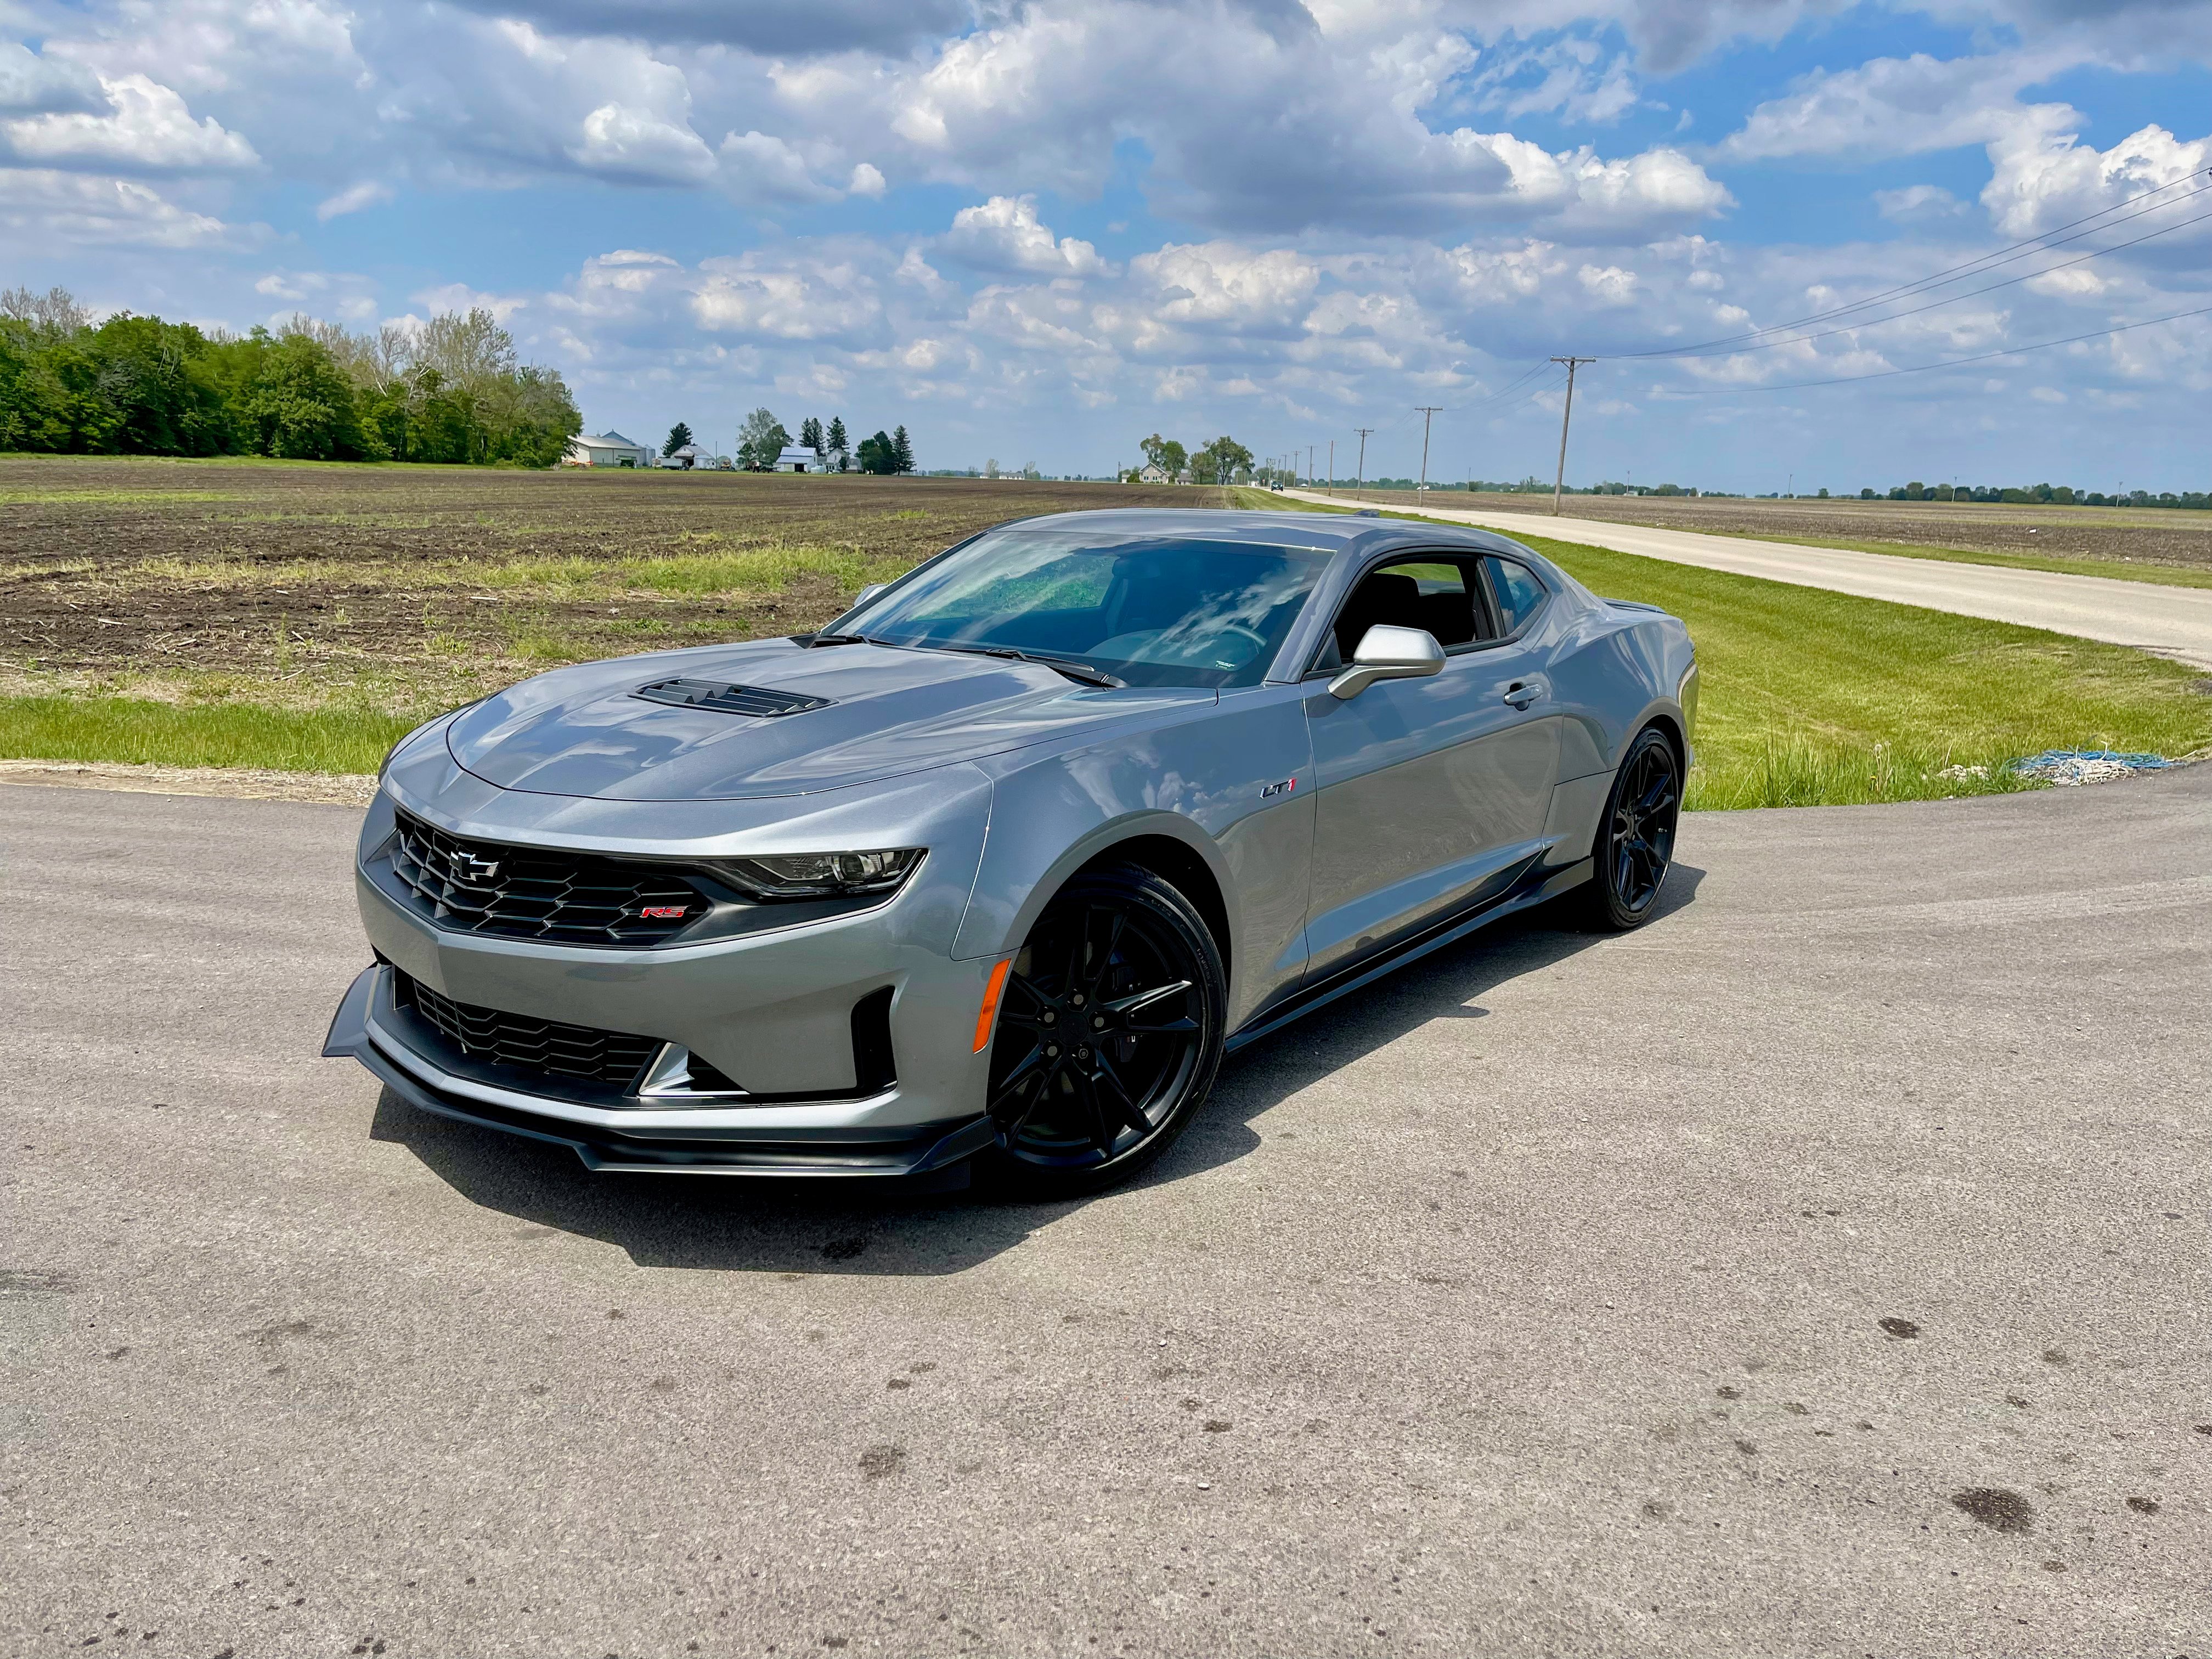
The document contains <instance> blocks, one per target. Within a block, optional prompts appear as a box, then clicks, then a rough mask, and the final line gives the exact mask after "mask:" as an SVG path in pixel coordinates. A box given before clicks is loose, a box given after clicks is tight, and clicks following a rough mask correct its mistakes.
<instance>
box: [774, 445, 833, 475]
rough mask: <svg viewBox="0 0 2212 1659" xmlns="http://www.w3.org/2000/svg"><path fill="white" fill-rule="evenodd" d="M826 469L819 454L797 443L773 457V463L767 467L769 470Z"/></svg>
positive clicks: (807, 470) (815, 470)
mask: <svg viewBox="0 0 2212 1659" xmlns="http://www.w3.org/2000/svg"><path fill="white" fill-rule="evenodd" d="M826 470H827V469H826V468H824V467H823V465H822V458H821V457H820V456H819V455H817V454H816V453H814V452H813V451H812V450H811V449H803V448H801V447H799V445H797V444H793V445H792V446H790V447H788V448H787V449H785V450H784V451H783V452H782V453H781V454H779V455H778V456H777V457H776V458H775V465H773V466H771V467H770V468H769V471H771V472H821V471H826Z"/></svg>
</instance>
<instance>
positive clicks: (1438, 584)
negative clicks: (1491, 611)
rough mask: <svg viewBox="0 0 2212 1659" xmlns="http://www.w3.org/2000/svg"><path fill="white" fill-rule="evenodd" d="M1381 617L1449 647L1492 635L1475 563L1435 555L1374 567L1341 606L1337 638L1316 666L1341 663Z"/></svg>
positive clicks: (1323, 652) (1323, 666) (1346, 659)
mask: <svg viewBox="0 0 2212 1659" xmlns="http://www.w3.org/2000/svg"><path fill="white" fill-rule="evenodd" d="M1377 623H1383V624H1386V625H1388V626H1389V627H1392V628H1418V629H1422V630H1424V631H1425V632H1426V633H1427V634H1429V635H1431V636H1433V637H1434V638H1435V640H1436V642H1437V644H1438V645H1441V646H1443V647H1445V648H1446V649H1447V650H1449V649H1450V648H1451V647H1453V646H1455V645H1467V644H1470V643H1472V642H1473V641H1476V640H1480V639H1486V638H1488V637H1489V631H1490V630H1489V626H1488V623H1487V620H1486V617H1485V616H1484V613H1483V608H1482V595H1481V592H1480V588H1479V586H1478V585H1477V582H1476V579H1475V574H1474V564H1473V563H1472V562H1466V563H1462V562H1460V561H1459V560H1456V559H1439V558H1437V557H1435V556H1430V557H1428V558H1424V559H1409V560H1407V561H1406V562H1403V563H1401V564H1389V565H1384V566H1383V568H1381V569H1379V570H1373V571H1370V572H1369V573H1368V574H1366V575H1365V576H1364V577H1363V578H1362V579H1361V580H1360V583H1359V586H1357V587H1355V588H1353V589H1352V595H1351V597H1350V598H1349V599H1346V600H1345V602H1344V608H1343V609H1342V610H1340V611H1338V612H1337V615H1336V626H1335V628H1334V629H1333V630H1332V635H1333V637H1332V639H1331V640H1330V641H1329V643H1328V645H1327V646H1325V647H1323V649H1322V655H1321V658H1320V659H1319V661H1318V662H1317V663H1316V666H1317V667H1321V668H1340V667H1342V666H1343V665H1345V664H1346V663H1347V662H1350V661H1351V660H1352V656H1353V653H1356V652H1357V651H1358V649H1359V641H1361V639H1362V638H1364V636H1365V635H1366V633H1367V630H1368V629H1370V628H1372V627H1374V626H1376V624H1377Z"/></svg>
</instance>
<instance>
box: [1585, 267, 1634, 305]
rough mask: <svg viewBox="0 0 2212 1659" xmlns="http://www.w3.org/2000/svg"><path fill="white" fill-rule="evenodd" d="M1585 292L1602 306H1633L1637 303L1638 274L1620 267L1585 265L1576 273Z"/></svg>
mask: <svg viewBox="0 0 2212 1659" xmlns="http://www.w3.org/2000/svg"><path fill="white" fill-rule="evenodd" d="M1575 279H1576V281H1577V282H1579V283H1581V284H1582V285H1583V293H1585V294H1587V295H1589V296H1590V298H1591V299H1593V300H1595V301H1597V302H1598V303H1599V304H1600V305H1605V306H1625V305H1632V304H1634V303H1635V301H1636V273H1635V272H1634V271H1632V270H1622V269H1621V268H1620V266H1619V265H1584V266H1583V268H1582V269H1581V270H1577V272H1576V273H1575Z"/></svg>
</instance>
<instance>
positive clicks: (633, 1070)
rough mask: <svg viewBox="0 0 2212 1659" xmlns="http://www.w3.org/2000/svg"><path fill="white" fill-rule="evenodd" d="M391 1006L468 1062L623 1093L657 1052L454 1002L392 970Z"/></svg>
mask: <svg viewBox="0 0 2212 1659" xmlns="http://www.w3.org/2000/svg"><path fill="white" fill-rule="evenodd" d="M392 1001H393V1002H394V1003H395V1004H396V1005H397V1006H399V1007H402V1008H412V1009H413V1010H414V1011H415V1012H416V1013H417V1014H419V1015H421V1016H422V1018H423V1019H425V1020H427V1021H428V1023H429V1024H431V1025H433V1026H435V1027H436V1029H437V1030H438V1031H439V1032H440V1034H441V1035H442V1036H444V1037H445V1038H446V1040H447V1042H451V1043H453V1045H454V1046H455V1047H457V1048H459V1049H460V1051H461V1052H462V1053H463V1054H467V1055H469V1056H470V1057H471V1058H472V1059H477V1060H495V1061H496V1062H498V1063H499V1064H500V1065H501V1066H515V1067H518V1068H519V1069H520V1070H523V1071H526V1072H535V1073H538V1074H539V1075H541V1076H549V1077H580V1078H589V1079H592V1081H593V1082H596V1083H606V1084H611V1085H614V1086H615V1087H616V1088H618V1089H627V1088H629V1086H630V1085H632V1084H633V1083H635V1081H636V1080H637V1076H638V1073H640V1072H641V1071H642V1070H644V1068H645V1063H646V1062H647V1060H651V1059H652V1058H653V1054H655V1052H657V1051H658V1050H659V1048H660V1041H659V1038H657V1037H642V1036H630V1035H629V1034H628V1033H627V1032H623V1031H597V1030H592V1028H591V1027H590V1026H588V1025H563V1024H561V1023H560V1022H559V1021H557V1020H550V1019H531V1018H526V1016H524V1015H521V1014H506V1013H501V1012H500V1011H499V1010H498V1009H496V1008H479V1007H477V1006H475V1005H474V1004H473V1003H467V1002H456V1001H454V1000H453V999H452V998H451V997H448V996H444V995H441V994H439V993H438V992H436V991H434V990H432V989H431V988H430V987H428V986H427V985H424V984H422V982H421V981H417V980H415V979H411V978H410V977H409V976H408V975H405V974H403V973H401V972H399V971H398V969H393V970H392Z"/></svg>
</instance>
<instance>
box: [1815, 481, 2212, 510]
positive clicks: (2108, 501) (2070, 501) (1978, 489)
mask: <svg viewBox="0 0 2212 1659" xmlns="http://www.w3.org/2000/svg"><path fill="white" fill-rule="evenodd" d="M1821 493H1822V494H1823V495H1826V493H1827V492H1826V491H1825V490H1823V491H1822V492H1821ZM1859 499H1860V500H1862V501H1877V500H1881V499H1882V497H1881V495H1877V494H1876V492H1875V491H1874V490H1873V489H1862V490H1860V491H1859ZM1887 499H1888V500H1890V501H2009V502H2013V503H2015V504H2039V505H2043V506H2047V507H2193V508H2196V509H2197V510H2198V511H2200V512H2201V511H2203V510H2204V509H2206V508H2212V493H2208V492H2206V491H2204V490H2202V489H2184V490H2179V491H2176V490H2172V489H2165V490H2160V491H2159V492H2158V493H2157V494H2156V495H2153V494H2152V493H2151V492H2150V491H2149V490H2148V489H2125V490H2122V489H2116V490H2114V491H2112V493H2111V494H2110V495H2106V493H2105V492H2104V491H2102V490H2100V489H2075V488H2074V487H2073V486H2072V485H2070V484H2047V483H2039V484H1957V485H1953V484H1947V483H1939V484H1925V483H1919V482H1918V481H1917V480H1916V481H1915V482H1913V483H1909V484H1894V485H1892V486H1891V487H1890V489H1889V490H1888V492H1887Z"/></svg>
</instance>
